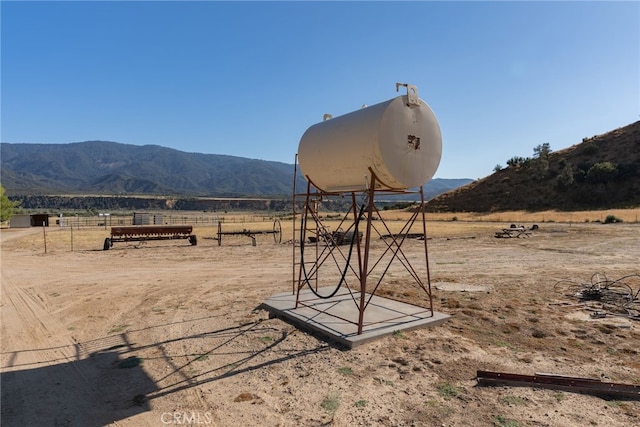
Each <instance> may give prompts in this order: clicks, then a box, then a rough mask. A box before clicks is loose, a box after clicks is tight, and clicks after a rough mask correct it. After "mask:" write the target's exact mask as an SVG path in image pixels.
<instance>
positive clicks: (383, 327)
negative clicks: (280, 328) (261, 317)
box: [260, 288, 451, 348]
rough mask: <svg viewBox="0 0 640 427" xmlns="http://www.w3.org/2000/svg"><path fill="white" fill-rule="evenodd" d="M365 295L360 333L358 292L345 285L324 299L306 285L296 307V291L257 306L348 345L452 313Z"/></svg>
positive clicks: (442, 319) (433, 323) (327, 291)
mask: <svg viewBox="0 0 640 427" xmlns="http://www.w3.org/2000/svg"><path fill="white" fill-rule="evenodd" d="M331 292H333V288H321V289H319V290H318V293H319V294H320V295H329V294H330V293H331ZM365 297H366V299H367V300H369V298H371V300H370V302H369V304H368V305H367V306H366V309H365V311H364V320H363V322H362V323H363V328H362V333H361V334H360V335H358V316H359V311H358V305H357V304H359V303H360V292H353V293H349V290H348V289H341V290H340V291H339V292H338V293H337V294H336V295H335V296H333V297H331V298H329V299H323V298H318V297H316V296H315V295H314V294H313V293H312V292H311V291H310V290H309V289H307V288H305V289H304V290H301V291H300V298H299V304H298V308H296V295H295V294H293V293H291V292H283V293H279V294H275V295H273V296H271V297H270V298H268V299H267V300H265V301H264V302H263V303H262V304H261V305H260V308H262V309H265V310H267V311H268V312H269V313H270V315H271V316H272V317H280V318H283V319H285V320H288V321H290V322H291V323H293V324H294V325H296V326H297V327H299V328H301V329H307V330H311V331H312V332H317V333H319V334H320V335H322V336H325V337H326V338H328V339H330V340H333V341H336V342H338V343H339V344H341V345H343V346H345V347H347V348H353V347H357V346H359V345H361V344H364V343H366V342H369V341H372V340H375V339H378V338H381V337H384V336H387V335H391V334H393V333H394V332H398V331H407V330H411V329H416V328H421V327H426V326H437V325H440V324H441V323H444V322H445V321H447V320H448V319H449V318H450V317H451V316H449V315H447V314H443V313H438V312H433V315H432V314H431V310H429V309H426V308H424V307H418V306H416V305H412V304H407V303H403V302H399V301H394V300H391V299H388V298H384V297H380V296H377V295H373V296H371V295H370V294H365ZM354 300H355V301H354ZM356 303H357V304H356Z"/></svg>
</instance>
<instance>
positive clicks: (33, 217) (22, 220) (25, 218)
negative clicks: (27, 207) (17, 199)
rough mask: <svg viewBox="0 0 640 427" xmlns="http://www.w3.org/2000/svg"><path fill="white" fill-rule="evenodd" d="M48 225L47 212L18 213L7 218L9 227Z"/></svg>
mask: <svg viewBox="0 0 640 427" xmlns="http://www.w3.org/2000/svg"><path fill="white" fill-rule="evenodd" d="M43 225H44V226H45V227H48V226H49V214H18V215H14V216H12V217H11V219H10V220H9V227H10V228H29V227H42V226H43Z"/></svg>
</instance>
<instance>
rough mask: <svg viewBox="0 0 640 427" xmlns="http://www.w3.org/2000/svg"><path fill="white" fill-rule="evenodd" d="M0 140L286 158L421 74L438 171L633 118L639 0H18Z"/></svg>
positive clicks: (571, 139)
mask: <svg viewBox="0 0 640 427" xmlns="http://www.w3.org/2000/svg"><path fill="white" fill-rule="evenodd" d="M0 13H1V24H2V27H1V36H2V40H1V61H2V62H1V73H2V74H1V134H0V138H1V140H2V142H11V143H70V142H80V141H87V140H107V141H116V142H121V143H126V144H136V145H145V144H156V145H161V146H165V147H171V148H176V149H179V150H182V151H187V152H199V153H213V154H226V155H233V156H241V157H248V158H255V159H264V160H275V161H282V162H286V163H293V161H294V156H295V153H296V151H297V147H298V142H299V140H300V137H301V136H302V134H303V133H304V131H305V130H306V129H307V128H308V127H309V126H311V125H313V124H314V123H317V122H319V121H321V120H322V116H323V114H324V113H331V114H333V115H334V116H337V115H340V114H345V113H348V112H350V111H353V110H356V109H359V108H360V106H361V105H362V104H368V105H372V104H375V103H378V102H382V101H385V100H388V99H391V98H393V97H395V96H397V95H398V94H397V93H396V91H395V83H396V82H404V83H410V84H414V85H416V86H417V87H418V90H419V94H420V97H421V98H422V99H424V100H425V102H427V104H429V105H430V106H431V108H432V109H433V111H434V112H435V114H436V116H437V117H438V120H439V123H440V127H441V130H442V135H443V155H442V161H441V163H440V168H439V169H438V172H437V173H436V178H473V179H475V178H481V177H484V176H486V175H489V174H491V173H492V171H493V168H494V167H495V166H496V164H502V165H505V164H506V161H507V160H508V159H510V158H511V157H513V156H523V157H526V156H531V155H532V154H533V147H535V146H537V145H539V144H542V143H549V144H550V145H551V149H552V150H560V149H562V148H566V147H569V146H571V145H573V144H575V143H579V142H581V140H582V138H583V137H590V136H593V135H596V134H600V133H604V132H607V131H609V130H613V129H615V128H617V127H620V126H624V125H627V124H630V123H632V122H635V121H637V120H639V119H640V2H637V1H634V2H268V1H267V2H212V1H199V2H146V1H137V2H127V1H120V2H74V1H67V2H51V1H49V2H11V1H2V2H1V3H0Z"/></svg>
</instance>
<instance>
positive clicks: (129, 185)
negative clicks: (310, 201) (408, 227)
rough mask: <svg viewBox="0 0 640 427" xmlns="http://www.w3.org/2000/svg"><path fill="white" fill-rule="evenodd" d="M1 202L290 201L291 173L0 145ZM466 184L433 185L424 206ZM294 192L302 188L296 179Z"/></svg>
mask: <svg viewBox="0 0 640 427" xmlns="http://www.w3.org/2000/svg"><path fill="white" fill-rule="evenodd" d="M0 155H1V165H2V170H1V176H0V179H1V182H2V185H3V186H4V188H5V190H6V193H7V195H9V196H17V195H82V194H88V195H112V196H113V195H117V196H123V195H164V196H167V195H169V196H180V197H267V198H270V197H271V198H273V197H290V196H291V195H292V192H293V175H294V165H293V164H287V163H282V162H274V161H265V160H255V159H248V158H244V157H235V156H227V155H220V154H200V153H186V152H183V151H179V150H175V149H171V148H166V147H161V146H157V145H144V146H137V145H130V144H121V143H117V142H108V141H86V142H78V143H69V144H11V143H2V144H0ZM468 182H471V180H470V179H434V180H432V181H430V182H429V183H428V184H427V185H426V186H425V189H424V190H425V197H426V198H431V197H434V196H436V195H438V194H442V193H444V192H446V191H449V190H451V189H453V188H456V187H459V186H461V185H464V184H467V183H468ZM296 188H297V189H299V190H300V189H304V188H306V181H305V180H304V178H303V177H302V176H301V175H300V174H299V173H298V176H297V182H296Z"/></svg>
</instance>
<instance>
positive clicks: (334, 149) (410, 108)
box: [298, 95, 442, 192]
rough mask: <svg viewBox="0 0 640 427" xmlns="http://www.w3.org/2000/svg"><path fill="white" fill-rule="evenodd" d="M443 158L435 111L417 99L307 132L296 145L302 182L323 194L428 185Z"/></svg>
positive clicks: (375, 108)
mask: <svg viewBox="0 0 640 427" xmlns="http://www.w3.org/2000/svg"><path fill="white" fill-rule="evenodd" d="M441 156H442V135H441V133H440V126H439V125H438V120H437V119H436V117H435V115H434V114H433V111H432V110H431V108H429V106H428V105H427V104H426V103H425V102H424V101H423V100H422V99H419V98H418V97H417V96H415V97H414V98H412V99H410V97H409V95H404V96H398V97H396V98H393V99H391V100H388V101H385V102H382V103H380V104H376V105H372V106H370V107H366V108H362V109H361V110H357V111H353V112H351V113H348V114H345V115H342V116H339V117H335V118H331V119H328V120H325V121H323V122H320V123H317V124H315V125H313V126H311V127H310V128H309V129H307V131H306V132H305V133H304V135H302V138H301V139H300V144H299V145H298V161H299V164H300V169H301V171H302V173H303V175H304V176H305V177H307V179H309V180H310V181H311V183H312V184H313V185H314V186H315V187H317V188H318V189H320V190H323V191H326V192H346V191H364V190H367V189H369V187H370V182H371V172H370V169H371V170H372V171H373V173H374V174H375V176H376V178H377V181H376V189H393V190H405V189H409V188H415V187H419V186H421V185H424V184H425V183H426V182H428V181H429V180H430V179H431V178H432V177H433V175H434V174H435V173H436V170H437V169H438V165H439V164H440V158H441Z"/></svg>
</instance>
